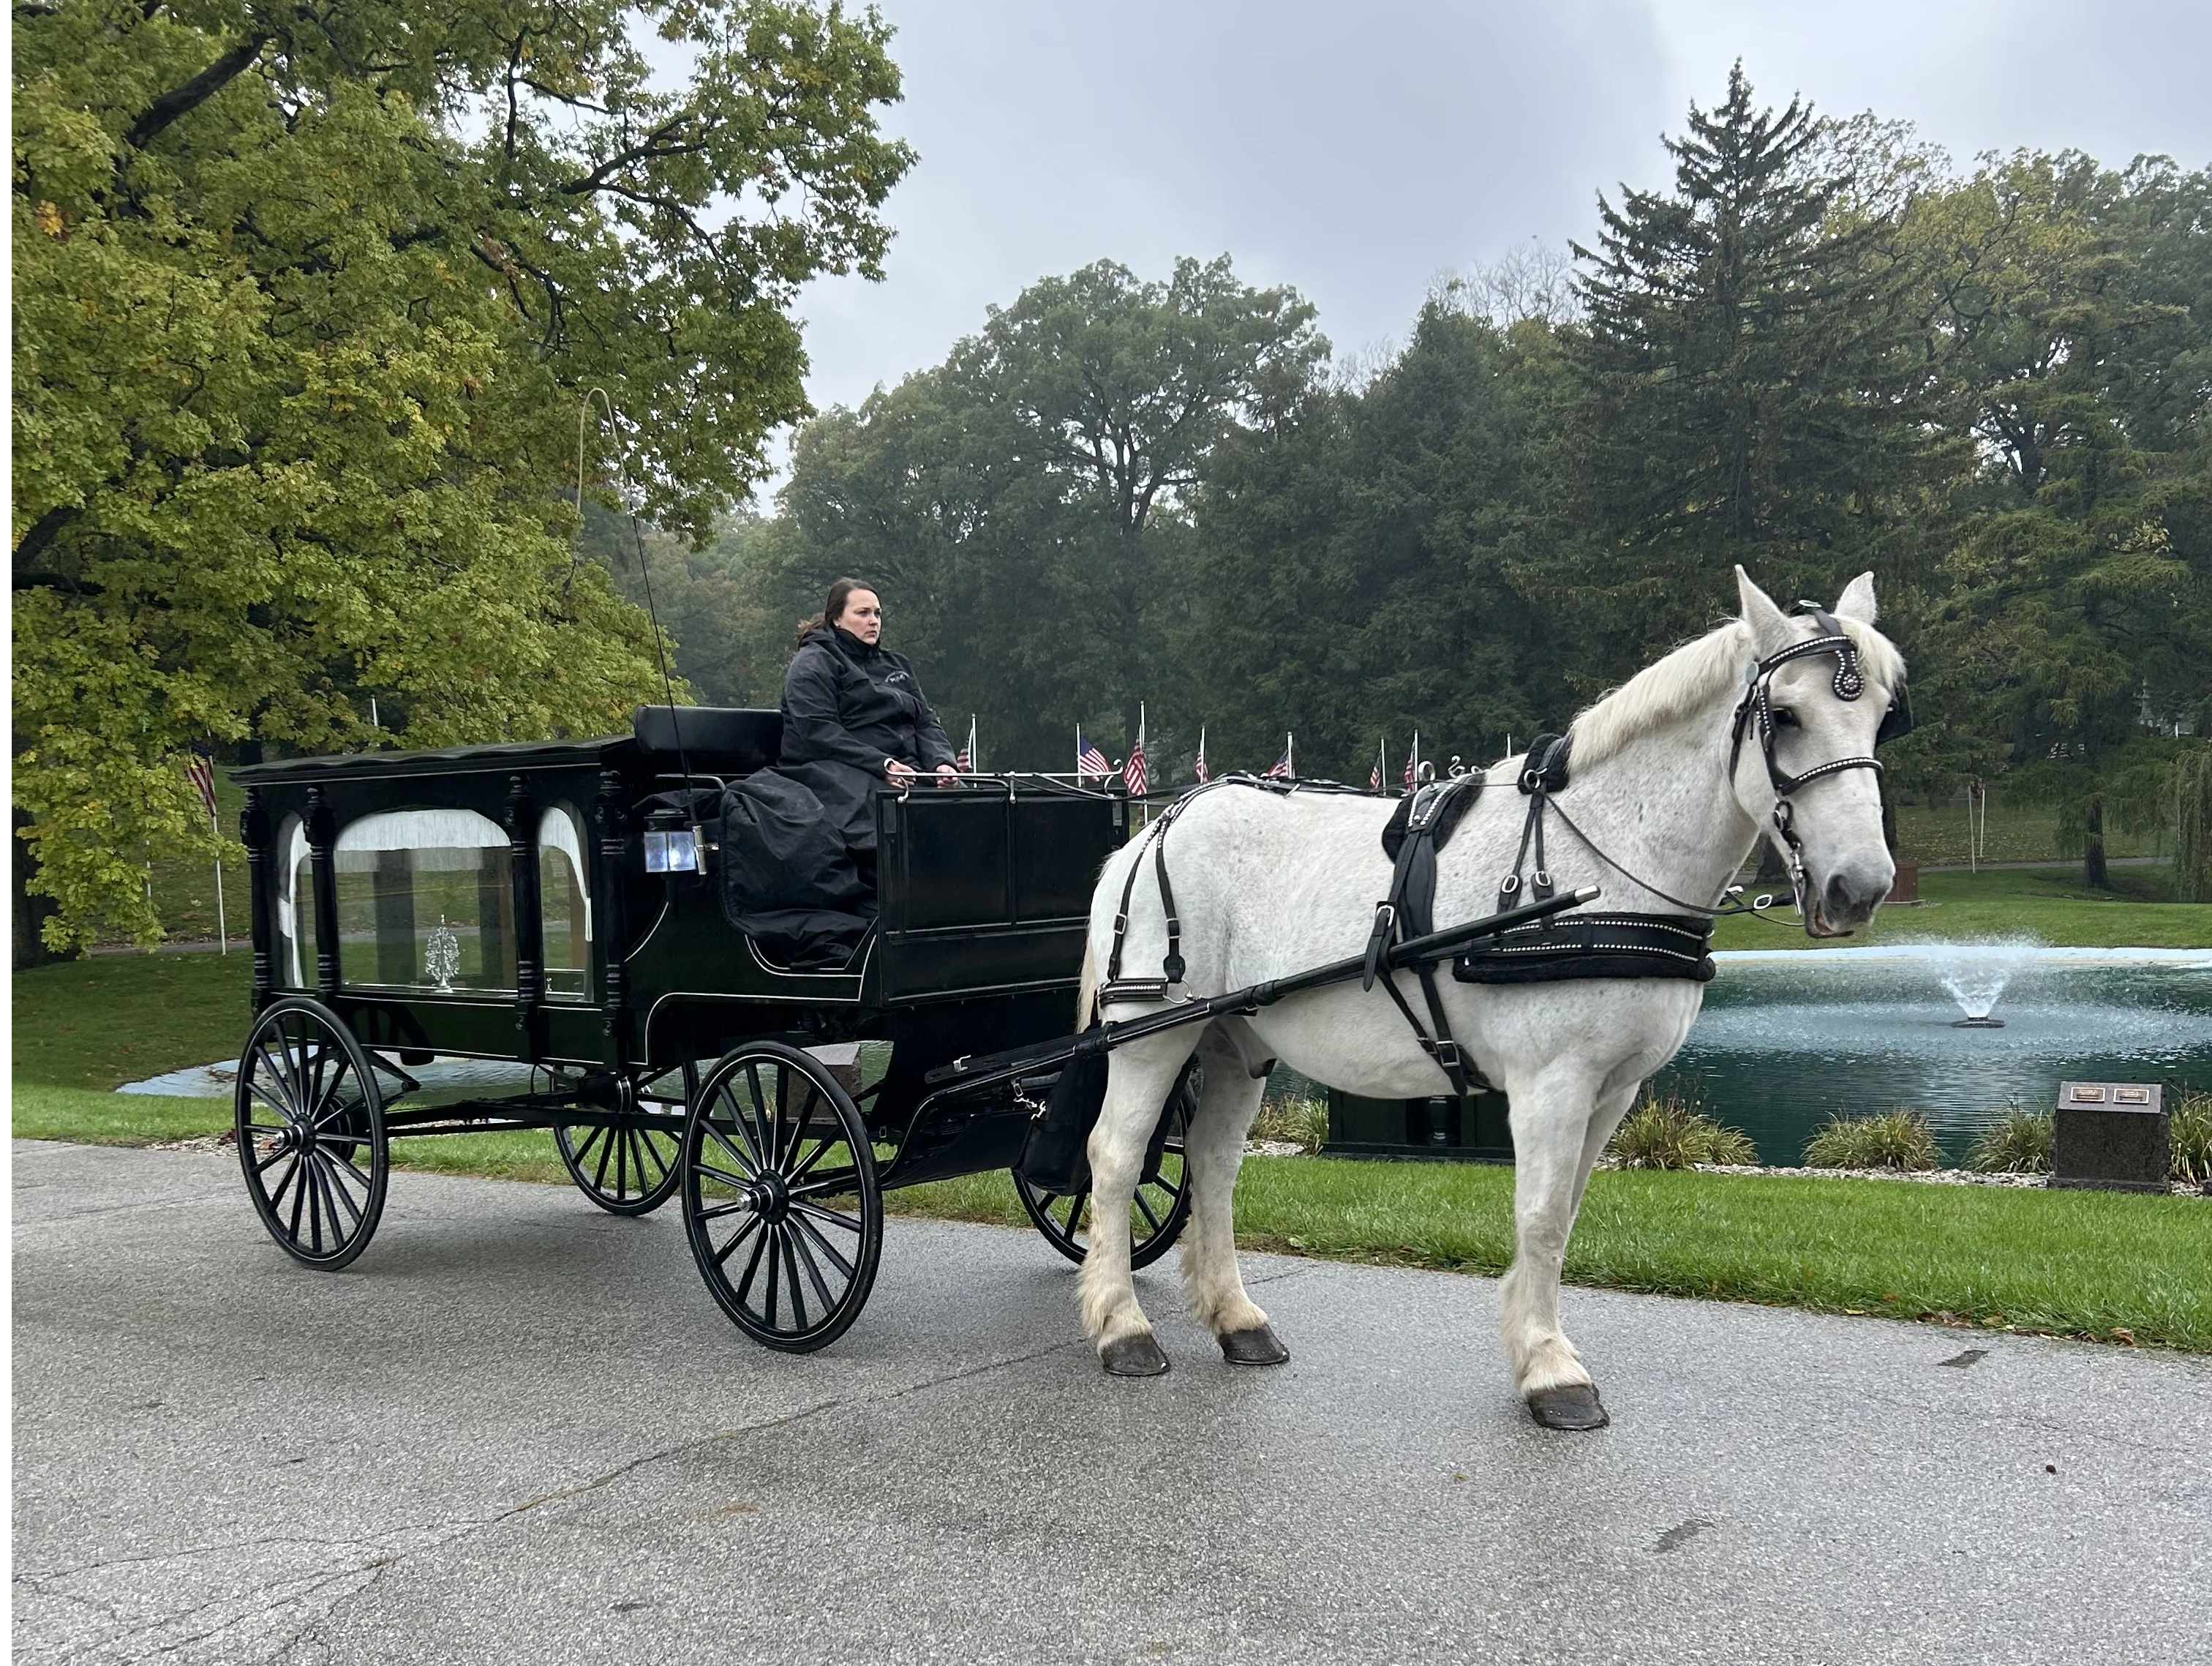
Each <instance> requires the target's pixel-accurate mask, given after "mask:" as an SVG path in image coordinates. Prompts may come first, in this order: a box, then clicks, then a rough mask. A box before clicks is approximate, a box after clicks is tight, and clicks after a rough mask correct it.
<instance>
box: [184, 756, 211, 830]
mask: <svg viewBox="0 0 2212 1666" xmlns="http://www.w3.org/2000/svg"><path fill="white" fill-rule="evenodd" d="M185 773H186V774H188V775H191V778H192V785H193V786H195V787H198V788H199V789H200V802H201V803H202V804H204V805H205V806H207V812H208V819H209V820H210V821H213V820H214V819H215V818H216V813H215V765H214V763H212V762H211V761H210V759H209V757H208V756H207V754H206V753H204V752H191V753H188V754H187V755H186V756H185Z"/></svg>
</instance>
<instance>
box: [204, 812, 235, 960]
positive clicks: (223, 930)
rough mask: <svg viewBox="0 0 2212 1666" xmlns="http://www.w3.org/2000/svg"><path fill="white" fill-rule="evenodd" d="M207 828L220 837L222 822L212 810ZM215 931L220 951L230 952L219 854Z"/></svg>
mask: <svg viewBox="0 0 2212 1666" xmlns="http://www.w3.org/2000/svg"><path fill="white" fill-rule="evenodd" d="M208 830H209V831H210V832H211V833H213V834H214V835H215V836H216V839H217V840H220V839H221V838H222V822H221V821H219V820H217V819H216V813H215V812H214V811H212V810H210V811H209V812H208ZM215 932H216V942H218V943H220V944H221V945H222V952H223V953H225V954H228V953H229V952H230V921H229V920H228V918H226V917H225V915H224V910H223V906H222V857H220V856H218V857H216V859H215Z"/></svg>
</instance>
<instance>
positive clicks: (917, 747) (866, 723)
mask: <svg viewBox="0 0 2212 1666" xmlns="http://www.w3.org/2000/svg"><path fill="white" fill-rule="evenodd" d="M887 757H895V758H896V759H898V760H899V761H900V762H901V763H909V764H912V765H913V766H914V767H915V769H919V770H921V773H922V774H924V775H928V774H930V773H932V772H933V771H934V770H935V769H936V768H937V766H938V765H939V764H940V763H951V762H952V761H953V759H952V746H951V742H949V741H947V740H946V739H945V731H944V729H943V728H941V727H939V725H938V721H937V717H936V714H934V713H933V712H932V711H931V710H930V709H929V702H928V701H927V700H925V699H923V698H922V696H921V685H920V684H917V683H916V682H915V680H914V667H913V666H910V665H908V663H907V662H906V659H905V657H904V656H903V655H902V654H893V653H891V652H890V650H889V649H887V648H873V647H871V646H870V645H869V644H867V643H866V642H864V641H861V640H860V638H859V637H857V636H855V635H852V634H851V633H850V632H849V631H845V630H840V629H836V627H834V626H833V627H831V628H830V629H827V630H817V631H814V632H812V633H811V634H810V635H808V637H807V639H806V640H805V641H804V642H802V643H801V644H800V645H799V654H798V657H797V658H796V659H794V660H792V662H791V669H790V670H789V671H788V672H785V673H784V678H783V752H782V761H781V763H779V764H778V765H777V773H778V774H780V775H787V776H789V777H790V778H791V779H792V780H793V781H799V782H802V783H803V784H804V785H805V787H807V788H808V789H809V790H810V791H811V792H812V793H814V795H815V796H816V797H817V798H818V799H819V800H821V801H822V808H823V815H824V817H825V818H826V820H827V823H828V824H829V826H830V827H832V828H835V829H836V830H837V833H838V835H839V836H840V837H842V839H843V841H844V842H845V845H846V847H847V848H849V849H853V850H873V849H874V848H876V822H875V803H874V800H875V793H876V789H877V788H878V787H883V786H885V785H887V784H888V782H889V779H890V778H889V777H888V776H886V775H884V759H885V758H887Z"/></svg>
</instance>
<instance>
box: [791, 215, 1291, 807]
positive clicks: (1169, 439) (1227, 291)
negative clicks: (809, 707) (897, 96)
mask: <svg viewBox="0 0 2212 1666" xmlns="http://www.w3.org/2000/svg"><path fill="white" fill-rule="evenodd" d="M1312 319H1313V308H1312V307H1311V306H1310V305H1309V304H1308V303H1307V302H1306V301H1304V300H1303V299H1302V298H1301V297H1300V296H1299V295H1297V293H1296V292H1295V291H1293V290H1290V289H1254V288H1251V287H1249V286H1248V285H1246V284H1244V283H1241V282H1240V281H1239V280H1238V279H1237V276H1236V273H1235V271H1234V270H1233V269H1232V268H1231V264H1230V263H1229V261H1228V260H1227V258H1221V259H1218V260H1214V261H1211V262H1200V261H1197V260H1191V259H1183V260H1179V261H1177V262H1176V266H1175V269H1174V271H1173V272H1172V273H1171V274H1170V276H1169V277H1167V278H1166V279H1165V280H1164V281H1147V280H1144V279H1140V278H1139V277H1137V276H1136V275H1135V274H1133V272H1131V271H1128V269H1127V268H1126V267H1123V266H1121V265H1118V264H1115V263H1114V262H1111V261H1101V262H1098V263H1097V264H1094V265H1091V266H1087V267H1085V268H1084V269H1083V270H1081V271H1077V272H1074V273H1072V274H1069V275H1068V276H1066V277H1048V278H1045V279H1042V280H1040V281H1039V282H1038V283H1035V284H1032V285H1031V286H1030V288H1029V289H1026V290H1024V292H1023V293H1022V295H1020V296H1019V297H1018V299H1017V300H1016V301H1014V302H1013V303H1012V305H1011V306H1008V307H1004V308H994V309H993V311H992V313H991V314H990V316H989V318H988V319H987V321H986V323H985V325H984V326H983V329H982V330H981V332H979V333H978V334H977V335H975V336H972V337H968V338H966V339H965V340H963V341H962V342H961V343H960V344H958V345H957V346H956V347H955V349H954V350H953V351H952V353H951V356H950V357H949V358H948V359H947V360H946V362H945V363H944V364H942V365H940V366H938V367H935V368H932V369H930V370H927V371H923V372H920V373H918V374H915V375H914V376H911V377H908V379H907V380H905V381H904V382H902V383H901V384H900V385H899V386H897V387H896V388H894V389H891V390H890V391H889V392H878V394H876V395H875V396H874V397H873V398H870V399H869V400H868V401H867V402H866V404H864V405H862V406H861V408H860V410H857V411H851V412H845V411H839V412H833V413H831V414H830V415H829V416H828V417H823V418H822V419H821V420H819V421H817V422H816V423H812V424H811V425H810V426H809V427H808V428H807V429H806V430H805V433H804V434H803V435H801V438H800V441H799V444H798V446H797V447H796V448H795V451H794V454H793V470H792V478H791V482H790V484H789V485H788V486H787V488H786V489H785V493H784V496H783V506H784V513H785V514H786V516H787V518H788V519H789V520H790V521H791V523H792V524H793V529H794V532H795V533H796V537H795V539H794V541H793V545H792V546H791V548H792V560H793V572H794V574H795V575H797V576H798V578H799V580H800V581H803V582H804V584H805V587H808V588H811V589H812V590H813V591H814V592H815V593H817V594H818V593H819V587H820V586H821V585H822V584H823V583H824V582H826V581H828V580H829V579H830V578H832V577H835V576H836V575H838V574H840V573H852V574H854V575H860V576H862V577H867V578H871V579H873V580H875V581H877V582H878V583H879V584H881V585H882V586H883V587H884V605H885V608H886V609H887V610H888V612H887V623H886V632H887V638H888V639H890V640H895V641H897V642H898V644H899V645H900V646H901V648H902V649H906V650H908V651H911V652H914V653H915V657H916V661H917V665H916V669H917V670H918V671H919V672H920V673H921V680H922V684H923V686H924V687H925V688H927V690H929V692H930V694H931V695H932V696H933V698H934V699H935V701H936V702H937V703H938V704H939V707H940V708H942V709H943V710H945V711H947V712H951V713H955V714H963V713H966V712H969V711H975V712H977V713H979V714H982V715H983V716H984V719H985V721H986V727H987V729H988V731H989V733H990V734H991V736H992V744H993V745H994V746H995V747H996V748H999V749H1000V750H999V751H997V752H996V754H995V755H996V756H998V757H1001V758H1019V759H1021V760H1023V761H1024V762H1026V763H1029V764H1031V765H1036V764H1039V763H1050V762H1054V761H1057V760H1058V759H1060V757H1062V756H1063V754H1064V753H1065V752H1066V749H1067V748H1068V746H1069V745H1071V744H1072V741H1073V726H1074V724H1076V723H1077V722H1079V721H1082V722H1085V723H1089V724H1091V725H1092V726H1093V727H1094V728H1095V729H1103V730H1104V733H1100V734H1099V735H1098V737H1097V738H1098V739H1100V741H1101V743H1102V744H1103V745H1105V746H1106V747H1107V748H1108V750H1109V751H1111V750H1113V749H1114V747H1115V742H1116V739H1119V737H1116V736H1115V734H1114V733H1113V727H1112V726H1114V725H1115V723H1116V721H1117V720H1118V721H1119V724H1120V726H1121V727H1124V729H1125V731H1126V738H1127V739H1134V736H1135V730H1136V721H1137V705H1138V702H1139V700H1140V699H1143V698H1145V697H1146V696H1147V694H1148V692H1149V693H1151V694H1152V696H1154V697H1157V696H1158V691H1159V690H1162V689H1163V688H1164V684H1165V683H1166V681H1167V679H1168V678H1169V677H1170V675H1172V674H1173V673H1172V668H1171V666H1170V664H1169V660H1168V656H1169V652H1170V650H1169V646H1168V643H1169V635H1170V627H1171V626H1172V624H1173V623H1174V621H1175V615H1176V610H1177V609H1178V607H1179V605H1180V599H1181V596H1182V590H1181V589H1180V585H1181V583H1182V574H1181V569H1180V564H1179V556H1180V553H1181V552H1182V551H1183V550H1186V549H1187V547H1188V526H1189V517H1188V495H1189V493H1190V492H1191V489H1192V488H1193V487H1194V484H1195V483H1196V481H1197V479H1198V477H1199V472H1200V469H1201V467H1202V466H1203V464H1204V461H1205V459H1206V457H1207V456H1208V454H1209V453H1211V452H1212V449H1213V447H1216V446H1217V445H1218V444H1219V443H1220V442H1221V441H1223V439H1224V438H1225V436H1227V435H1231V434H1232V433H1235V432H1238V431H1242V430H1243V429H1248V428H1250V427H1252V426H1255V425H1263V424H1265V423H1268V422H1270V421H1272V420H1274V419H1275V417H1277V416H1278V415H1279V412H1280V411H1281V410H1283V409H1285V407H1286V406H1287V404H1288V403H1289V402H1290V401H1291V399H1293V398H1295V397H1296V396H1297V394H1298V393H1300V392H1303V391H1304V388H1305V387H1306V386H1308V384H1309V383H1310V380H1311V379H1312V377H1313V376H1314V374H1315V373H1316V368H1317V367H1318V366H1319V365H1320V364H1321V363H1322V362H1324V361H1325V360H1326V358H1327V355H1328V344H1327V343H1326V342H1325V341H1323V340H1322V338H1321V337H1319V336H1318V335H1317V334H1316V333H1315V331H1314V329H1313V325H1312ZM817 605H818V604H817ZM947 727H953V726H952V725H951V722H950V721H948V725H947ZM1192 738H1193V739H1194V738H1195V737H1194V736H1193V737H1192ZM1155 741H1156V743H1157V741H1158V732H1157V730H1156V731H1155ZM1155 755H1156V756H1158V745H1157V744H1156V747H1155Z"/></svg>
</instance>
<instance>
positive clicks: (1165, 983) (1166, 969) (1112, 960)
mask: <svg viewBox="0 0 2212 1666" xmlns="http://www.w3.org/2000/svg"><path fill="white" fill-rule="evenodd" d="M1228 784H1229V783H1228V782H1227V781H1215V782H1212V787H1225V786H1227V785H1228ZM1209 790H1211V788H1210V787H1194V788H1193V789H1192V790H1191V791H1190V792H1188V793H1184V794H1183V795H1182V797H1181V798H1179V799H1177V800H1176V801H1175V802H1174V803H1173V804H1171V805H1170V806H1168V808H1167V811H1166V813H1165V814H1164V815H1162V816H1160V817H1159V818H1158V819H1157V820H1155V821H1154V822H1153V823H1152V824H1151V825H1150V826H1148V827H1146V829H1145V830H1144V832H1143V833H1142V834H1140V835H1139V841H1140V842H1141V841H1142V840H1144V839H1150V840H1151V841H1152V874H1153V877H1154V879H1157V880H1158V884H1159V888H1160V912H1161V913H1162V914H1163V915H1164V916H1165V917H1166V920H1167V928H1168V952H1167V953H1166V954H1165V955H1164V957H1162V958H1161V961H1160V976H1158V977H1156V978H1143V977H1135V978H1124V977H1123V976H1121V948H1122V945H1123V944H1124V943H1125V942H1126V941H1127V938H1128V935H1129V899H1130V897H1132V896H1133V894H1134V893H1135V891H1136V888H1137V871H1138V870H1139V868H1141V867H1143V866H1144V865H1145V858H1144V854H1143V853H1142V852H1141V851H1139V854H1138V855H1137V859H1136V860H1134V861H1133V862H1131V863H1130V864H1129V874H1128V878H1127V879H1125V880H1123V881H1122V884H1121V907H1120V908H1119V909H1116V910H1115V915H1114V949H1113V952H1112V953H1111V954H1109V956H1108V957H1107V959H1106V982H1104V983H1103V984H1101V985H1100V986H1099V988H1098V994H1097V1000H1098V1001H1099V1002H1100V1004H1102V1005H1103V1004H1104V1003H1105V1002H1107V1001H1109V1000H1165V999H1166V997H1167V992H1168V991H1169V990H1170V988H1174V987H1175V986H1176V984H1178V983H1180V982H1182V978H1183V973H1184V971H1185V970H1188V969H1187V967H1186V966H1185V964H1184V962H1183V958H1182V918H1181V916H1180V915H1177V914H1176V900H1175V886H1174V885H1173V884H1171V883H1170V881H1169V879H1168V829H1169V828H1170V827H1172V826H1174V825H1175V820H1176V817H1178V816H1180V815H1181V814H1182V812H1183V811H1184V809H1185V808H1186V807H1187V806H1188V805H1189V804H1190V802H1191V800H1194V799H1195V798H1197V797H1198V796H1199V795H1200V793H1206V792H1207V791H1209Z"/></svg>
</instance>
